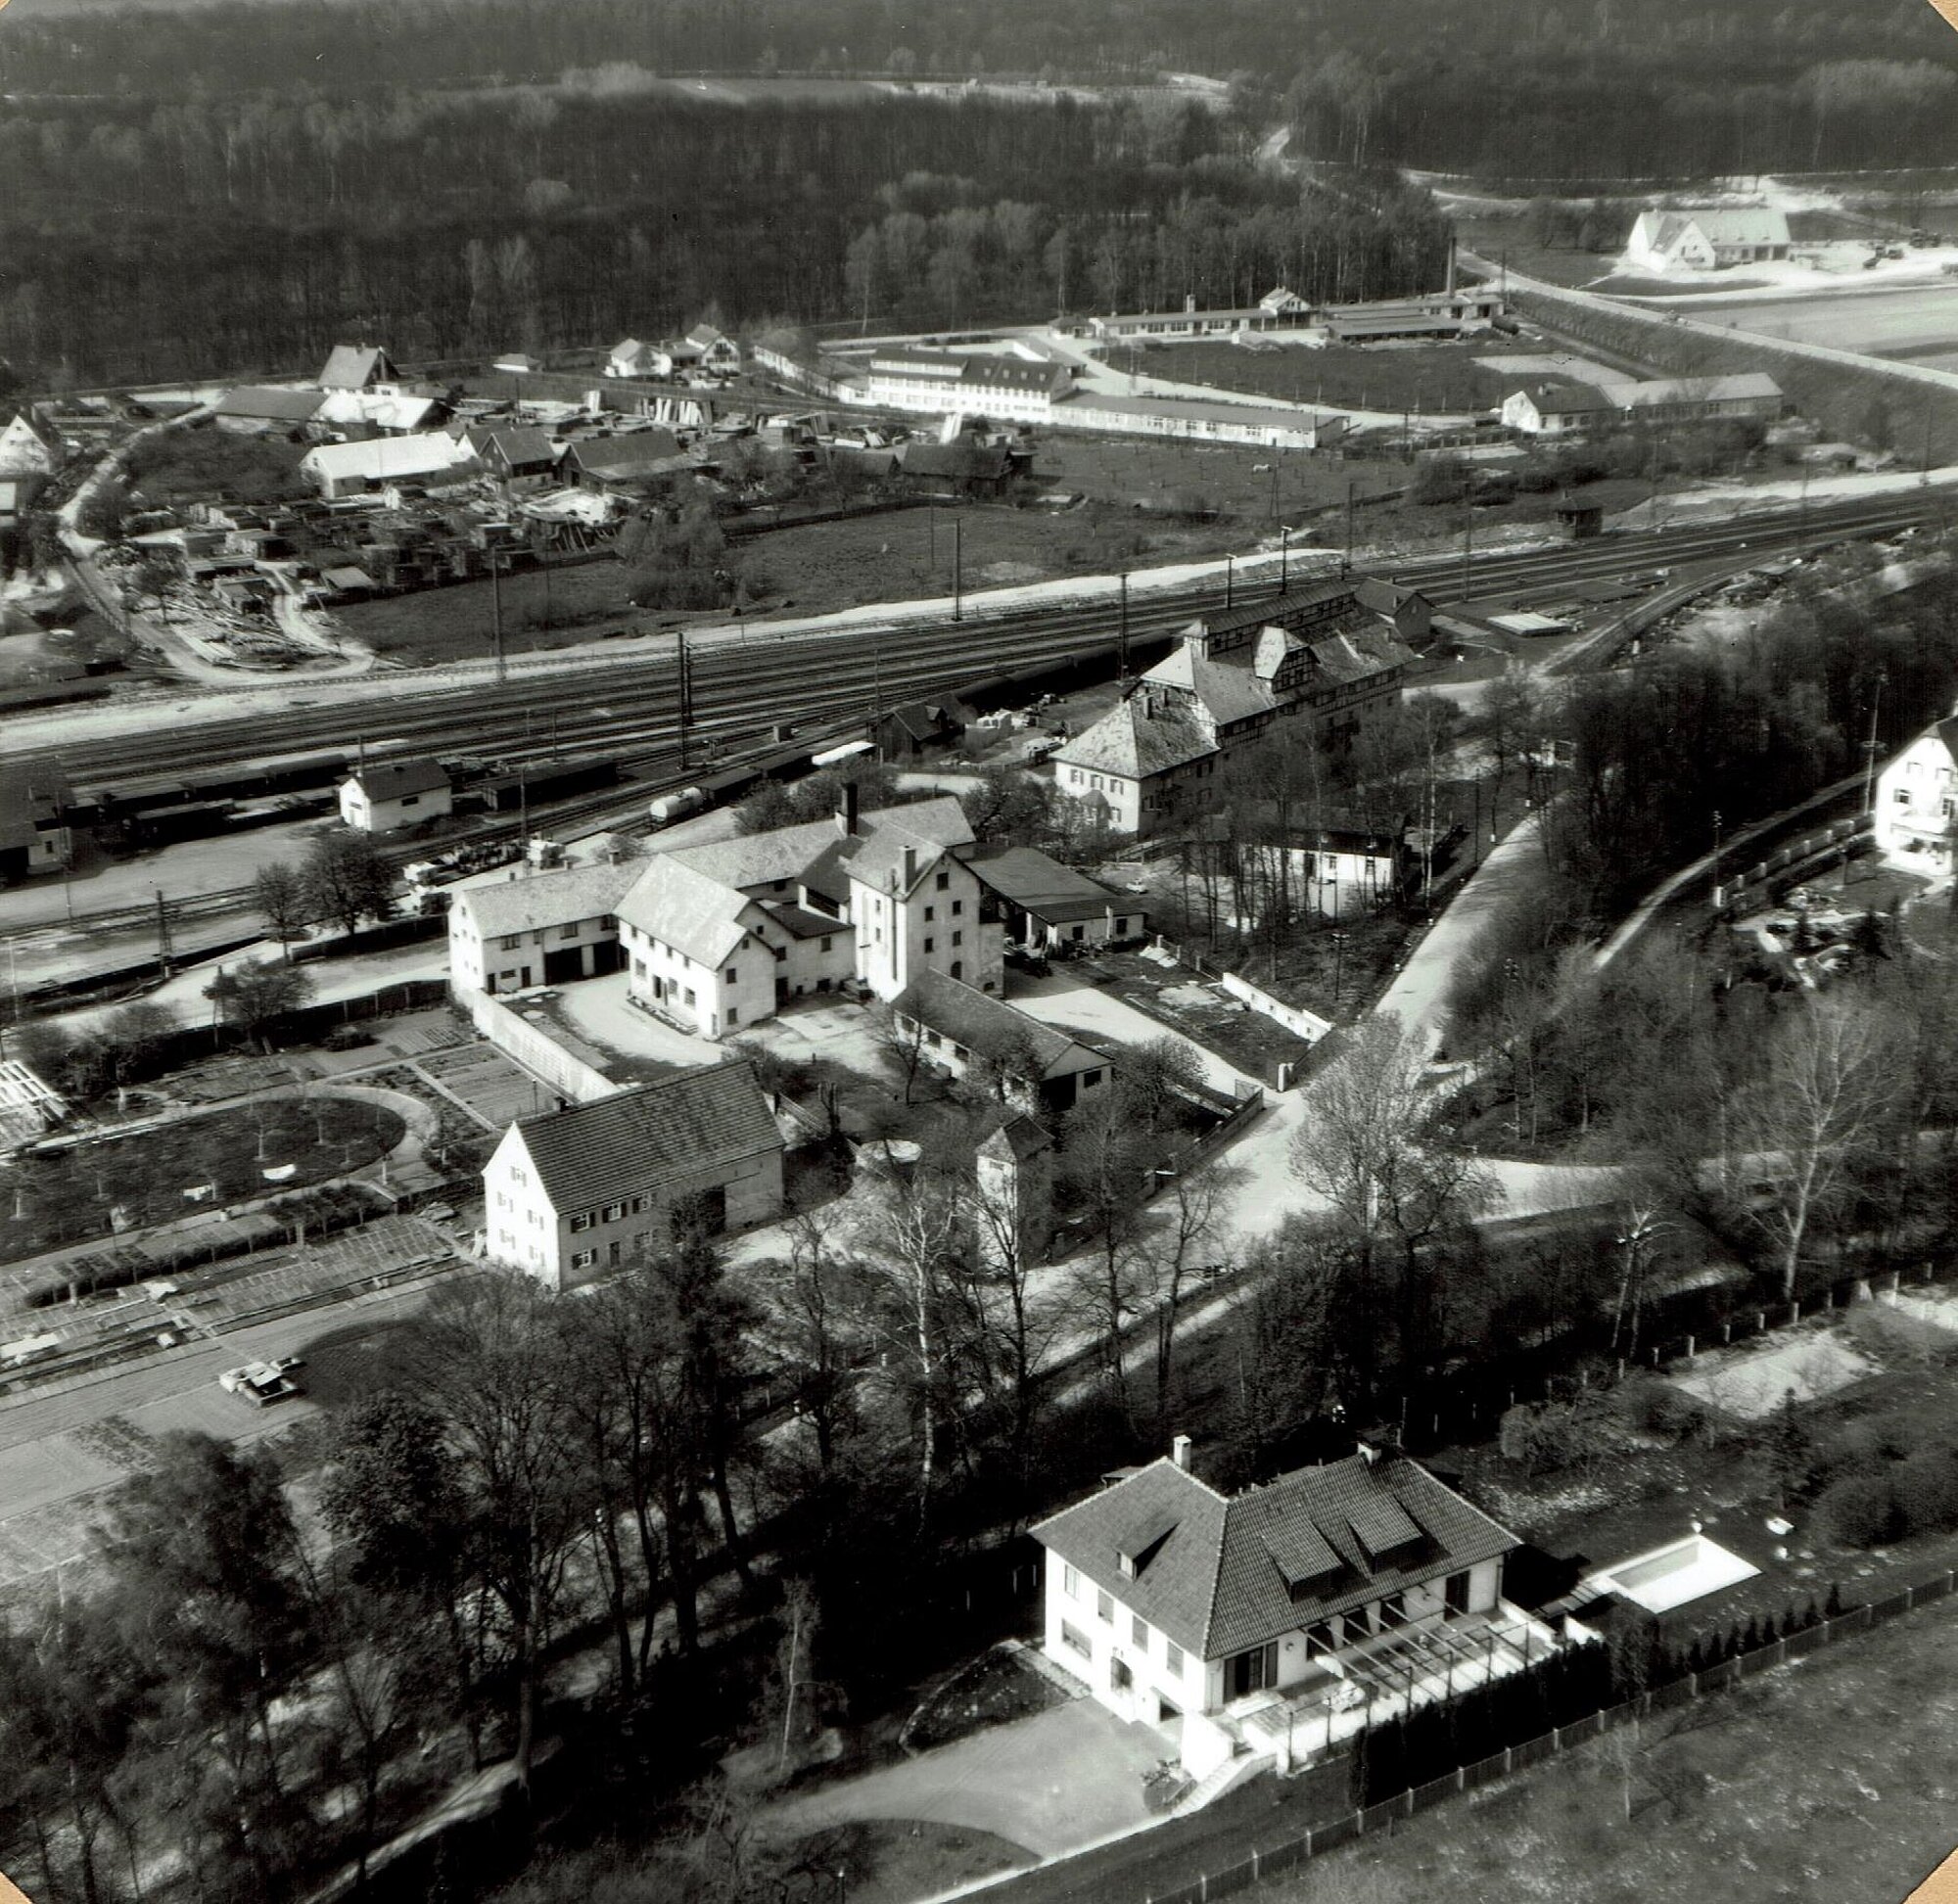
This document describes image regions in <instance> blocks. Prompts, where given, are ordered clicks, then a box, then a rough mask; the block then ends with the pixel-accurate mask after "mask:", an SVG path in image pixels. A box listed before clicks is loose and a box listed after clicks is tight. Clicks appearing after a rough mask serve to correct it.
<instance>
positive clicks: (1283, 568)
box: [1279, 525, 1291, 595]
mask: <svg viewBox="0 0 1958 1904" xmlns="http://www.w3.org/2000/svg"><path fill="white" fill-rule="evenodd" d="M1290 592H1291V531H1290V530H1289V529H1286V528H1284V527H1283V526H1282V525H1281V526H1280V529H1279V593H1280V594H1281V595H1285V594H1289V593H1290Z"/></svg>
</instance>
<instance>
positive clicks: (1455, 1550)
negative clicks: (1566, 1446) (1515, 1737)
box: [1031, 1436, 1561, 1781]
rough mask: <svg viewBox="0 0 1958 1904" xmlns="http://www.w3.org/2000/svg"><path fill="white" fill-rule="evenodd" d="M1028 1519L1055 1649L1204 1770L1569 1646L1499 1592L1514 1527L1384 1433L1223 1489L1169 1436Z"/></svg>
mask: <svg viewBox="0 0 1958 1904" xmlns="http://www.w3.org/2000/svg"><path fill="white" fill-rule="evenodd" d="M1031 1531H1032V1534H1033V1536H1034V1538H1035V1539H1036V1540H1037V1541H1039V1542H1040V1543H1041V1545H1042V1546H1043V1547H1045V1548H1046V1549H1047V1551H1048V1564H1047V1583H1046V1616H1045V1631H1044V1636H1043V1642H1044V1649H1045V1651H1046V1653H1047V1656H1048V1658H1049V1659H1050V1660H1051V1661H1052V1662H1053V1663H1054V1664H1055V1665H1058V1666H1061V1667H1064V1668H1065V1669H1066V1670H1067V1671H1068V1672H1069V1673H1071V1674H1073V1675H1074V1676H1075V1677H1076V1678H1078V1679H1080V1680H1082V1681H1085V1682H1086V1684H1087V1687H1088V1690H1089V1691H1090V1693H1091V1694H1092V1695H1094V1696H1095V1698H1096V1699H1097V1700H1098V1701H1099V1702H1100V1703H1101V1704H1102V1705H1104V1706H1106V1707H1107V1708H1108V1709H1109V1710H1110V1711H1111V1712H1114V1713H1116V1714H1117V1715H1118V1716H1119V1717H1121V1718H1123V1719H1126V1720H1131V1721H1134V1722H1136V1723H1139V1724H1142V1725H1147V1726H1153V1727H1158V1728H1160V1729H1162V1730H1163V1732H1164V1733H1165V1735H1166V1737H1167V1738H1168V1739H1169V1740H1171V1741H1173V1742H1174V1744H1175V1746H1176V1749H1177V1750H1178V1752H1179V1754H1180V1756H1181V1758H1182V1762H1183V1765H1184V1769H1185V1770H1186V1771H1187V1772H1188V1773H1189V1775H1190V1776H1191V1777H1192V1778H1195V1779H1197V1780H1199V1781H1202V1780H1207V1779H1210V1778H1212V1777H1213V1776H1214V1777H1218V1778H1219V1779H1220V1780H1223V1779H1229V1778H1230V1777H1232V1776H1233V1775H1234V1773H1235V1771H1236V1770H1238V1769H1248V1768H1249V1767H1250V1766H1251V1765H1252V1764H1255V1763H1257V1762H1259V1761H1271V1762H1275V1763H1277V1764H1278V1765H1279V1766H1280V1768H1281V1769H1288V1768H1289V1767H1290V1766H1292V1765H1294V1764H1300V1763H1306V1762H1310V1761H1311V1760H1312V1759H1313V1758H1314V1757H1316V1756H1317V1755H1318V1754H1319V1753H1321V1752H1323V1751H1324V1750H1326V1749H1327V1748H1328V1747H1329V1746H1330V1745H1331V1744H1332V1743H1333V1742H1334V1741H1336V1740H1338V1739H1341V1738H1344V1737H1345V1736H1346V1735H1347V1734H1349V1733H1351V1732H1353V1731H1356V1730H1358V1729H1359V1727H1360V1726H1361V1725H1362V1724H1364V1723H1365V1722H1366V1719H1367V1718H1368V1717H1369V1716H1371V1715H1373V1714H1374V1713H1375V1712H1377V1713H1378V1714H1379V1716H1382V1717H1384V1716H1386V1715H1387V1714H1389V1713H1395V1712H1401V1711H1405V1710H1407V1709H1408V1708H1409V1707H1410V1706H1414V1705H1420V1704H1424V1703H1427V1702H1429V1700H1431V1699H1435V1698H1442V1697H1447V1696H1449V1695H1451V1694H1454V1693H1461V1692H1466V1691H1467V1690H1469V1688H1470V1687H1472V1686H1476V1685H1481V1684H1485V1683H1486V1682H1487V1681H1488V1680H1489V1679H1492V1678H1499V1677H1502V1676H1503V1675H1504V1674H1506V1673H1509V1672H1514V1671H1516V1670H1519V1669H1520V1668H1521V1667H1522V1666H1523V1665H1524V1664H1525V1663H1526V1662H1527V1661H1528V1659H1529V1658H1530V1657H1532V1656H1535V1657H1541V1656H1542V1655H1543V1654H1544V1653H1546V1652H1549V1651H1552V1650H1555V1649H1556V1648H1557V1647H1558V1646H1559V1645H1560V1644H1561V1642H1560V1640H1559V1637H1558V1635H1557V1634H1556V1633H1555V1632H1553V1631H1552V1630H1551V1629H1550V1628H1548V1627H1546V1626H1543V1625H1542V1624H1540V1623H1539V1622H1537V1621H1534V1620H1532V1619H1531V1618H1529V1616H1527V1615H1526V1614H1524V1613H1522V1612H1520V1611H1518V1610H1517V1609H1516V1608H1515V1607H1514V1606H1512V1605H1510V1604H1509V1603H1508V1602H1506V1601H1505V1600H1504V1599H1503V1565H1504V1561H1505V1559H1506V1558H1507V1556H1509V1555H1510V1554H1512V1553H1513V1552H1514V1551H1515V1549H1516V1548H1517V1547H1519V1546H1520V1545H1521V1543H1520V1542H1519V1541H1518V1540H1517V1538H1516V1536H1515V1535H1514V1534H1512V1533H1510V1532H1509V1531H1508V1530H1507V1529H1506V1528H1504V1527H1502V1526H1500V1525H1499V1524H1498V1523H1497V1522H1496V1521H1494V1520H1492V1519H1491V1518H1490V1517H1489V1516H1488V1515H1487V1514H1485V1513H1483V1512H1482V1511H1481V1509H1478V1508H1475V1507H1473V1506H1472V1505H1470V1503H1469V1502H1468V1501H1467V1500H1465V1499H1464V1498H1463V1497H1462V1496H1461V1495H1460V1494H1458V1493H1457V1492H1456V1491H1455V1490H1454V1489H1453V1488H1451V1487H1448V1486H1447V1485H1446V1484H1444V1483H1443V1482H1442V1481H1440V1480H1439V1479H1437V1478H1436V1477H1435V1476H1434V1475H1433V1474H1431V1473H1429V1472H1428V1471H1427V1469H1426V1468H1424V1467H1422V1465H1421V1464H1420V1463H1417V1462H1414V1461H1411V1460H1409V1459H1408V1458H1407V1457H1406V1456H1405V1455H1402V1454H1400V1453H1399V1452H1398V1451H1397V1450H1395V1449H1394V1448H1393V1447H1391V1446H1387V1445H1376V1444H1370V1443H1362V1445H1361V1447H1360V1450H1359V1452H1358V1453H1357V1454H1354V1455H1352V1456H1349V1457H1348V1458H1347V1459H1345V1460H1343V1461H1336V1462H1330V1463H1327V1464H1325V1465H1324V1466H1320V1467H1305V1468H1299V1469H1297V1470H1295V1471H1294V1472H1292V1473H1289V1474H1283V1475H1281V1476H1280V1477H1279V1478H1278V1479H1277V1480H1275V1481H1271V1482H1268V1483H1266V1484H1265V1485H1264V1486H1262V1487H1252V1488H1248V1489H1246V1490H1244V1491H1243V1492H1242V1493H1239V1494H1235V1495H1226V1494H1222V1493H1219V1492H1218V1491H1217V1490H1216V1489H1215V1488H1213V1487H1210V1486H1209V1485H1208V1484H1207V1483H1205V1482H1204V1481H1202V1480H1200V1479H1199V1478H1198V1477H1197V1476H1196V1475H1195V1474H1193V1473H1192V1472H1191V1471H1190V1468H1189V1439H1188V1437H1185V1436H1178V1437H1177V1440H1176V1444H1175V1453H1174V1455H1172V1456H1171V1457H1170V1458H1168V1459H1165V1460H1161V1461H1157V1462H1153V1463H1150V1464H1149V1465H1148V1466H1146V1467H1142V1468H1140V1469H1136V1470H1133V1471H1131V1472H1130V1473H1129V1474H1128V1475H1127V1476H1126V1477H1125V1478H1123V1479H1120V1480H1118V1481H1116V1482H1114V1483H1113V1484H1112V1485H1110V1486H1106V1487H1104V1488H1102V1490H1101V1491H1100V1492H1099V1493H1098V1494H1094V1495H1091V1496H1089V1497H1088V1499H1086V1500H1085V1501H1080V1502H1077V1503H1076V1504H1075V1505H1074V1506H1073V1507H1071V1508H1066V1509H1062V1510H1061V1511H1060V1512H1059V1513H1057V1514H1054V1515H1052V1516H1051V1517H1050V1518H1049V1519H1047V1520H1044V1521H1042V1522H1040V1523H1039V1524H1038V1525H1037V1526H1035V1527H1034V1528H1033V1529H1032V1530H1031ZM1226 1768H1230V1770H1227V1769H1226Z"/></svg>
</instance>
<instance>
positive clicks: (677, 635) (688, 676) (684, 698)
mask: <svg viewBox="0 0 1958 1904" xmlns="http://www.w3.org/2000/svg"><path fill="white" fill-rule="evenodd" d="M674 639H675V641H676V643H677V644H678V648H677V655H676V659H677V662H678V669H679V679H678V682H677V685H678V688H679V770H680V771H681V772H682V773H684V772H685V771H686V769H687V763H688V754H689V752H690V751H691V747H692V742H693V664H692V663H691V662H690V661H689V660H688V658H687V652H686V630H685V628H677V629H676V630H675V632H674Z"/></svg>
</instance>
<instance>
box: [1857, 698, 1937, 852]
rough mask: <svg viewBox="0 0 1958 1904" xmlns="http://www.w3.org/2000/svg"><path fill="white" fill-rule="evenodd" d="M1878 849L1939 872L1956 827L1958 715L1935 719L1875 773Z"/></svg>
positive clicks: (1873, 818) (1874, 818) (1874, 817)
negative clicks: (1876, 774)
mask: <svg viewBox="0 0 1958 1904" xmlns="http://www.w3.org/2000/svg"><path fill="white" fill-rule="evenodd" d="M1871 824H1872V829H1873V832H1874V835H1875V841H1876V848H1877V851H1878V852H1879V853H1880V854H1882V855H1883V857H1884V858H1885V859H1888V861H1889V862H1890V863H1891V864H1892V865H1897V866H1907V867H1909V868H1910V869H1911V870H1912V871H1913V872H1922V873H1933V874H1937V873H1943V872H1946V871H1948V870H1949V868H1950V865H1951V842H1952V838H1953V836H1954V833H1958V716H1954V717H1951V718H1949V719H1946V720H1938V721H1934V722H1933V723H1932V725H1930V726H1929V727H1927V728H1926V729H1925V730H1924V731H1923V733H1921V734H1919V735H1918V736H1917V738H1916V739H1915V740H1913V741H1912V742H1911V743H1910V745H1909V746H1908V747H1906V748H1905V749H1904V750H1903V752H1902V753H1901V754H1899V755H1897V756H1896V758H1895V759H1894V760H1892V761H1891V762H1890V763H1889V764H1888V766H1886V767H1885V768H1884V770H1883V771H1882V772H1881V773H1880V774H1878V776H1877V804H1876V812H1875V813H1873V814H1872V815H1871Z"/></svg>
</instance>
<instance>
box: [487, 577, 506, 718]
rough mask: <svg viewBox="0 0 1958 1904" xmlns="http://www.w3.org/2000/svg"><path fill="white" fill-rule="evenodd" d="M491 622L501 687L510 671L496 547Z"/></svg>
mask: <svg viewBox="0 0 1958 1904" xmlns="http://www.w3.org/2000/svg"><path fill="white" fill-rule="evenodd" d="M489 622H490V629H491V637H492V639H493V641H494V644H495V654H496V685H497V686H498V687H501V686H502V685H503V683H504V682H505V681H506V680H507V679H508V678H509V673H508V671H507V669H506V668H505V666H504V662H503V564H502V562H501V561H500V560H499V559H498V556H497V552H496V551H495V550H494V549H491V550H490V551H489Z"/></svg>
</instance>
